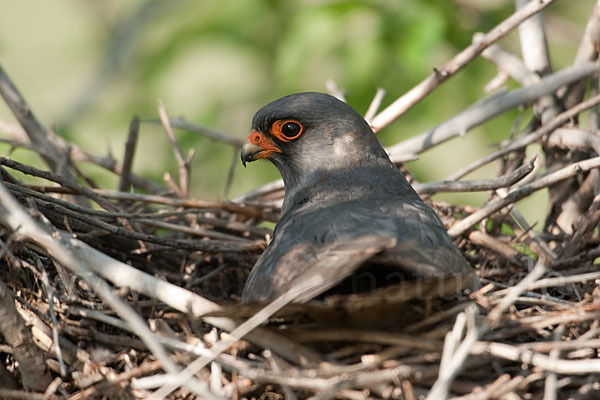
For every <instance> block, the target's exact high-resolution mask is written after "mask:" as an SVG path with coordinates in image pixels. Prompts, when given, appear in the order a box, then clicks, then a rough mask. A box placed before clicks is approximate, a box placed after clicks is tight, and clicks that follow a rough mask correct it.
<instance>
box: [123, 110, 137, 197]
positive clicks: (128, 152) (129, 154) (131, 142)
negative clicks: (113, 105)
mask: <svg viewBox="0 0 600 400" xmlns="http://www.w3.org/2000/svg"><path fill="white" fill-rule="evenodd" d="M139 132H140V119H139V118H138V117H133V119H132V120H131V123H130V124H129V135H128V136H127V143H126V144H125V154H124V155H123V168H122V171H121V179H120V181H119V191H121V192H128V191H129V186H130V185H131V183H130V182H131V164H132V163H133V155H134V153H135V147H136V144H137V140H138V135H139Z"/></svg>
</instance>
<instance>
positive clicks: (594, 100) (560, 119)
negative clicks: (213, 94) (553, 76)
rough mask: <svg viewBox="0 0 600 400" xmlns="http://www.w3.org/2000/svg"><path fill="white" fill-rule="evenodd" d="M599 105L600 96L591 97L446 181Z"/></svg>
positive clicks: (533, 140)
mask: <svg viewBox="0 0 600 400" xmlns="http://www.w3.org/2000/svg"><path fill="white" fill-rule="evenodd" d="M597 104H600V95H596V96H594V97H590V98H589V99H587V100H586V101H584V102H582V103H580V104H578V105H576V106H575V107H573V108H571V109H569V110H567V111H565V112H563V113H561V114H559V115H557V116H556V117H554V118H553V119H552V120H551V121H548V123H547V124H544V125H543V126H541V127H540V128H538V129H536V130H535V131H534V132H532V133H531V134H529V135H527V136H524V137H522V138H520V139H517V140H515V141H513V142H511V143H510V144H509V145H508V146H506V147H505V148H503V149H501V150H498V151H496V152H494V153H491V154H488V155H487V156H485V157H483V158H482V159H481V160H477V161H475V162H473V163H471V164H469V165H467V166H466V167H464V168H462V169H460V170H458V171H456V172H455V173H453V174H452V175H449V176H448V177H446V180H449V181H453V180H457V179H460V178H462V177H463V176H465V175H466V174H468V173H470V172H472V171H474V170H476V169H477V168H480V167H482V166H484V165H485V164H488V163H490V162H492V161H494V160H496V159H498V158H500V157H503V156H505V155H507V154H509V153H512V152H513V151H517V150H520V149H522V148H524V147H526V146H528V145H529V144H531V143H533V142H536V141H538V140H539V139H541V138H542V137H543V136H544V135H546V134H548V133H550V132H552V131H554V130H555V129H557V128H558V127H560V126H561V125H563V124H564V123H566V122H568V121H570V120H571V119H573V118H574V117H575V116H577V115H578V114H579V113H581V112H583V111H585V110H587V109H589V108H592V107H594V106H595V105H597Z"/></svg>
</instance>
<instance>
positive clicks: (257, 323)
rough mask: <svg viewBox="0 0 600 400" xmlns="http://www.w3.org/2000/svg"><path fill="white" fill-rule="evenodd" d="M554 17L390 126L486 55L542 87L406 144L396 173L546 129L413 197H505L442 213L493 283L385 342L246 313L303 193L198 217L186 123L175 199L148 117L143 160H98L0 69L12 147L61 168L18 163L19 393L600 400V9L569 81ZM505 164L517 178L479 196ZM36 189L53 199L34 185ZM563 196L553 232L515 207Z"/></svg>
mask: <svg viewBox="0 0 600 400" xmlns="http://www.w3.org/2000/svg"><path fill="white" fill-rule="evenodd" d="M549 2H550V1H531V2H529V3H527V2H525V3H527V4H526V5H525V6H523V7H522V8H520V9H519V10H518V11H517V12H516V13H515V14H514V15H513V16H511V17H510V18H508V19H507V20H506V21H504V22H503V23H501V24H500V25H499V26H498V27H497V28H496V29H494V30H493V31H491V32H490V33H488V34H486V35H482V36H481V37H477V38H476V39H475V42H474V44H473V45H472V46H470V47H469V48H467V49H465V51H463V52H462V53H461V54H459V55H457V56H456V57H455V58H454V59H452V60H451V61H450V62H449V63H448V64H447V65H445V66H444V67H442V68H440V69H438V70H436V71H435V73H434V74H433V75H432V76H431V77H429V78H428V79H426V80H425V81H424V82H423V83H422V84H420V85H418V86H417V87H415V89H414V90H412V91H411V92H409V93H408V94H407V95H406V96H404V97H402V98H400V99H398V100H397V101H396V102H394V103H393V104H392V105H391V106H389V107H388V108H386V109H384V110H383V111H382V112H381V113H379V114H378V115H374V111H370V112H369V113H368V115H367V117H366V118H367V119H368V120H369V121H370V122H371V125H372V126H373V128H374V130H375V131H379V130H381V129H382V128H383V127H385V126H387V125H388V124H389V123H390V122H392V121H393V120H394V119H395V118H397V117H398V116H399V115H401V114H402V113H403V112H404V111H406V110H407V109H408V108H409V107H410V106H411V105H413V104H414V103H415V102H417V101H418V100H420V99H421V98H423V97H424V96H425V95H427V94H428V93H430V92H431V91H433V90H434V89H435V87H437V86H438V85H439V84H441V83H442V82H443V81H444V80H445V79H447V78H448V77H449V76H451V75H452V74H454V73H455V72H457V71H458V70H460V68H462V67H463V66H464V65H465V64H466V63H468V62H469V61H470V60H472V59H473V58H475V57H476V56H477V55H479V54H482V55H483V56H484V57H486V58H488V59H490V60H492V61H493V62H494V63H496V64H497V66H498V70H499V76H500V78H502V77H504V78H506V77H508V76H510V77H512V78H513V79H514V80H516V81H517V82H519V83H521V84H522V88H520V89H516V90H514V91H511V92H502V93H500V94H496V95H492V96H490V97H489V98H486V99H483V100H482V101H480V102H478V103H476V104H475V105H473V106H472V107H470V108H469V109H467V110H465V111H464V112H462V113H460V114H459V115H457V116H456V117H454V118H452V119H451V120H450V121H447V122H445V123H443V124H441V125H439V126H438V127H436V128H434V129H432V130H431V131H429V132H425V133H423V134H422V135H418V136H415V137H414V138H411V139H410V140H407V141H405V142H401V143H399V144H397V145H395V146H392V147H391V148H389V149H388V150H389V152H390V154H391V156H392V159H393V160H394V161H396V162H398V163H401V162H402V161H403V160H407V159H411V158H413V157H414V156H415V155H416V154H418V153H420V152H422V151H425V150H426V149H428V148H430V147H432V146H435V145H437V144H439V143H442V142H443V141H445V140H448V139H450V138H452V137H454V136H458V135H460V134H463V133H464V132H466V131H468V130H469V129H471V128H472V127H474V126H477V125H479V124H481V123H483V122H485V121H487V120H489V119H491V118H492V117H494V116H496V115H498V114H500V113H502V112H504V111H506V110H508V109H511V108H515V107H524V106H531V107H533V109H534V111H535V118H534V119H533V120H532V121H531V123H530V124H529V125H528V126H527V128H526V129H525V130H524V131H523V132H519V133H517V134H516V135H514V136H513V137H511V138H510V139H507V140H506V141H505V142H504V143H501V144H500V146H499V149H498V150H497V151H495V152H494V153H492V154H489V155H487V156H486V157H484V158H483V159H481V160H479V161H477V162H475V163H473V164H471V165H468V166H466V167H465V168H464V169H463V170H461V171H458V172H457V173H455V174H453V175H452V176H450V177H448V180H447V181H444V182H436V183H427V184H420V183H418V182H413V184H414V186H415V188H416V189H417V191H419V192H420V193H421V194H422V195H424V196H426V195H430V194H433V193H437V192H442V191H489V201H488V202H487V204H485V205H484V206H483V207H481V208H479V209H475V208H473V207H458V206H450V205H448V204H441V203H436V204H434V206H435V207H436V209H437V211H438V212H439V213H440V215H441V216H442V219H443V220H444V223H445V224H446V225H447V227H448V228H449V233H450V235H451V236H452V237H453V238H455V239H456V243H457V245H458V247H459V248H460V250H461V251H462V252H463V253H464V254H465V257H466V258H467V259H468V260H469V262H470V263H471V264H472V265H473V266H474V267H475V268H476V270H477V274H478V275H479V277H480V279H481V281H482V282H483V283H484V286H483V287H482V288H481V289H480V290H478V291H476V292H475V293H471V294H469V295H468V297H466V298H462V299H445V300H440V301H429V300H428V301H415V300H417V299H413V298H410V299H407V301H406V302H405V304H404V305H403V307H404V308H402V309H399V310H398V311H397V312H398V313H407V314H410V315H411V319H410V320H409V321H406V320H405V321H403V323H402V324H400V325H399V324H392V325H391V326H385V327H376V326H372V327H371V326H366V325H367V324H365V323H363V324H361V323H360V320H358V321H353V324H352V326H344V327H343V328H341V327H340V325H335V324H333V323H332V322H331V321H330V320H328V319H323V318H321V319H319V318H316V319H315V318H313V319H310V318H308V317H307V318H297V316H296V314H297V313H301V312H302V309H303V308H302V307H296V308H289V309H288V311H287V312H286V309H285V308H284V309H283V310H282V311H283V312H284V313H283V314H278V315H279V316H278V317H273V315H274V313H275V312H277V311H278V309H279V308H280V307H281V306H283V304H275V305H273V304H271V305H269V306H267V307H266V308H265V309H262V310H260V311H259V312H257V313H256V314H255V313H254V312H253V310H250V311H252V312H251V313H250V314H248V315H252V317H251V318H248V319H247V317H246V316H244V315H246V313H248V312H249V310H244V309H242V308H239V307H236V306H235V304H236V302H237V300H238V299H239V294H240V291H241V288H242V286H243V283H244V280H245V277H246V276H247V274H248V271H249V269H250V268H251V267H252V265H253V264H254V262H255V260H256V259H257V257H258V255H259V254H260V253H261V251H262V250H263V249H264V248H265V246H266V243H267V240H268V237H269V235H270V230H268V229H266V228H262V227H259V226H258V224H259V223H260V222H263V221H271V222H275V221H277V216H278V205H279V202H280V200H281V198H282V186H281V183H279V182H275V183H273V184H270V185H267V186H265V187H263V188H261V189H259V190H257V191H255V192H252V193H249V194H247V195H245V196H243V197H242V198H240V199H237V200H235V201H227V202H207V201H198V200H194V199H190V198H188V195H187V186H188V184H189V179H188V176H189V162H188V160H187V159H186V157H184V156H183V153H182V151H181V149H180V148H179V146H178V144H177V142H176V140H175V136H174V135H173V132H172V131H171V123H170V122H169V120H168V118H167V117H166V115H165V113H164V109H162V108H161V109H160V110H159V112H160V114H161V119H162V122H163V125H164V127H165V131H166V132H167V134H168V135H169V138H170V139H171V142H172V144H173V149H174V153H175V156H176V158H177V160H178V163H179V166H180V168H179V182H177V183H175V182H174V180H173V179H171V178H169V177H167V183H168V184H169V188H166V187H162V186H160V185H157V184H155V183H152V182H149V181H147V180H145V179H143V178H141V177H139V176H136V175H134V174H132V173H131V171H130V169H131V168H130V167H131V160H132V156H133V151H134V148H135V141H136V136H137V129H138V121H137V120H134V122H133V123H132V129H131V132H130V138H129V139H130V140H129V141H128V146H127V150H126V156H125V159H124V161H123V163H122V164H120V163H118V162H116V161H114V160H112V159H109V158H101V157H97V156H93V155H91V154H88V153H86V152H85V151H84V150H82V149H80V148H78V147H77V146H76V145H74V144H70V143H66V142H65V141H64V140H62V139H61V138H59V137H56V136H54V135H53V134H52V133H51V132H50V131H48V130H46V129H45V128H43V126H42V125H41V124H40V123H39V122H38V121H37V120H36V119H35V117H34V115H33V114H32V112H31V110H30V109H29V107H28V106H27V104H26V103H25V100H24V99H23V98H22V97H21V95H20V94H19V93H18V91H17V90H16V89H15V88H14V86H13V85H12V83H11V82H10V80H9V79H8V77H7V76H6V74H5V73H4V72H3V71H2V70H0V92H1V94H2V96H3V97H4V99H5V101H6V102H7V104H8V105H9V107H10V108H11V110H13V112H14V114H15V116H16V118H17V119H18V120H19V122H20V124H21V126H22V130H20V129H16V128H15V129H8V128H6V127H3V129H2V130H3V132H2V133H3V134H5V135H8V136H9V139H6V140H7V141H8V142H10V143H11V144H13V145H14V146H26V147H30V148H31V149H33V150H34V151H35V152H37V153H38V154H39V155H40V157H41V158H42V159H44V160H45V162H46V164H47V165H48V167H49V171H42V170H39V169H36V168H34V167H31V166H28V165H24V164H21V163H19V162H17V161H15V160H12V159H10V158H6V157H1V158H0V165H1V167H0V174H1V175H0V176H1V185H0V222H1V226H2V230H1V231H0V236H1V241H0V246H1V249H0V254H1V259H0V263H1V265H2V268H1V269H0V332H1V333H2V338H3V341H2V344H0V359H1V361H2V363H1V364H0V397H1V398H20V399H46V398H48V399H49V398H64V399H89V398H162V397H169V398H172V399H184V398H185V399H188V398H189V399H191V398H206V399H220V398H261V399H279V398H287V399H295V398H308V397H310V398H313V399H328V398H344V399H365V398H400V399H407V400H411V399H416V398H425V397H427V398H428V399H445V398H448V397H451V398H454V399H491V398H500V399H517V398H528V399H541V398H545V399H554V398H572V399H594V398H598V397H599V396H600V385H599V383H598V382H599V377H600V359H599V358H598V349H599V348H600V339H599V337H600V325H599V323H598V320H599V318H600V289H599V288H598V283H597V282H598V280H599V279H600V271H599V270H598V267H597V265H598V264H595V263H594V262H595V260H597V259H598V258H599V257H600V248H599V247H598V244H599V237H598V229H597V226H598V222H599V220H600V195H599V194H598V193H599V192H598V187H599V185H598V184H599V183H600V176H599V173H598V167H600V157H599V155H600V139H599V136H598V124H599V122H598V121H600V118H598V110H597V106H598V104H599V103H600V94H598V87H597V86H598V80H597V74H598V64H597V58H598V48H599V47H598V46H599V45H600V35H599V34H598V32H600V3H599V5H596V7H595V9H594V13H593V14H592V16H591V19H590V21H589V23H588V26H587V29H586V32H585V36H584V38H583V40H582V45H581V48H580V51H579V53H578V55H577V58H576V60H575V62H574V63H573V65H572V66H571V67H568V68H565V69H564V70H561V71H558V72H556V73H551V68H550V65H549V61H548V59H549V58H548V55H547V49H546V47H545V41H544V39H543V35H541V36H540V35H539V34H540V33H543V31H542V29H543V28H542V25H541V23H540V20H539V19H536V18H535V17H534V18H533V19H527V18H528V17H529V16H531V15H533V14H535V12H537V11H539V10H540V9H541V8H543V7H544V6H545V5H547V4H548V3H549ZM522 21H526V22H525V23H522ZM521 23H522V24H521ZM519 24H521V28H522V30H521V32H520V33H521V36H522V37H521V39H522V40H523V41H527V40H529V41H528V43H529V45H530V46H531V47H530V50H531V51H529V52H526V53H525V57H524V60H521V59H519V58H517V57H515V56H514V55H511V54H509V53H507V52H505V51H504V50H503V49H501V48H500V47H498V46H497V45H495V44H493V43H494V42H495V41H497V40H498V39H499V38H500V37H501V36H502V35H504V34H505V33H506V32H507V31H509V30H510V29H512V28H514V27H516V26H517V25H519ZM534 50H536V51H534ZM540 55H541V56H540ZM589 82H592V83H593V87H592V89H591V91H590V94H589V95H587V92H588V91H587V86H588V84H589ZM379 101H380V96H377V97H376V101H374V105H373V108H372V110H376V109H377V106H378V104H377V103H378V102H379ZM586 110H591V111H590V112H589V121H590V122H589V128H585V127H584V126H585V124H582V120H583V118H580V113H582V112H583V111H586ZM177 122H178V123H179V125H181V124H182V122H181V121H177ZM173 125H174V126H178V125H177V124H176V123H175V122H173ZM199 129H200V130H202V129H201V128H199ZM205 132H206V131H205ZM208 133H209V134H211V135H212V137H213V138H216V139H223V140H227V141H228V142H230V143H232V144H234V145H239V143H238V142H237V141H236V140H235V139H232V138H227V137H226V136H221V135H217V134H215V133H214V132H208ZM531 144H541V145H542V148H543V152H544V157H543V159H541V158H538V159H537V160H532V161H526V159H525V151H526V149H527V147H528V146H529V145H531ZM492 161H497V162H498V164H499V165H500V166H501V168H500V174H499V175H500V176H499V177H498V178H494V179H490V180H484V181H458V179H460V178H461V177H463V176H464V175H466V174H467V173H469V172H470V171H473V170H475V169H477V168H479V167H481V166H482V165H485V164H487V163H490V162H492ZM80 162H92V163H95V164H97V165H100V166H101V167H103V168H106V169H108V170H111V171H113V172H114V173H116V174H118V175H119V176H120V179H121V181H120V190H118V191H111V190H105V189H98V188H95V187H94V186H93V184H91V182H90V181H89V180H88V179H86V177H85V176H84V175H83V174H82V173H81V172H80V170H79V169H78V168H77V163H80ZM544 164H545V165H544ZM15 171H18V172H20V173H23V174H28V175H32V176H35V177H37V178H40V182H43V183H41V184H39V185H36V186H33V185H28V184H25V183H23V182H21V181H20V180H19V179H18V178H17V176H18V175H17V174H15ZM131 186H133V187H134V189H135V191H134V192H131V191H130V190H129V189H130V187H131ZM545 188H548V190H549V192H550V198H549V204H548V205H547V207H548V210H549V211H548V215H547V219H546V223H545V227H544V229H543V231H542V232H541V233H539V232H536V231H534V230H533V229H532V228H531V226H529V224H528V223H527V218H526V216H523V215H522V214H520V213H519V211H518V209H517V207H516V205H515V204H516V202H517V201H519V200H521V199H523V198H525V197H527V196H529V195H531V194H532V193H534V192H536V191H538V190H541V189H545ZM142 191H143V192H144V193H146V194H142ZM409 300H410V301H409ZM315 301H319V300H315ZM232 304H234V305H233V306H231V305H232ZM290 310H291V311H290ZM290 312H291V314H290ZM186 366H187V369H186Z"/></svg>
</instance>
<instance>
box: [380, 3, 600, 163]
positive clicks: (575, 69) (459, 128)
mask: <svg viewBox="0 0 600 400" xmlns="http://www.w3.org/2000/svg"><path fill="white" fill-rule="evenodd" d="M529 4H532V3H529ZM599 68H600V67H599V64H597V63H586V64H581V65H577V66H572V67H567V68H565V69H563V70H561V71H558V72H557V73H555V74H552V75H549V76H547V77H545V78H543V79H542V80H540V81H539V82H537V83H534V84H532V85H529V86H525V87H522V88H520V89H515V90H513V91H510V92H504V93H499V94H493V95H491V96H488V97H486V98H484V99H482V100H479V101H478V102H477V103H475V104H473V105H472V106H470V107H468V108H467V109H465V110H464V111H462V112H461V113H459V114H457V115H455V116H454V117H452V118H450V119H449V120H447V121H446V122H444V123H442V124H440V125H439V126H437V127H435V128H433V129H430V130H428V131H426V132H423V133H421V134H419V135H416V136H413V137H411V138H410V139H407V140H404V141H402V142H400V143H398V144H395V145H394V146H392V147H390V148H388V153H389V154H390V157H391V158H392V160H393V159H394V158H395V157H397V156H399V155H402V154H419V153H421V152H423V151H425V150H427V149H429V148H431V147H433V146H435V145H437V144H440V143H443V142H445V141H447V140H449V139H451V138H453V137H456V136H460V135H464V134H465V133H466V132H467V131H469V130H470V129H472V128H474V127H476V126H478V125H480V124H482V123H483V122H485V121H488V120H490V119H491V118H493V117H495V116H497V115H500V114H502V113H504V112H506V111H508V110H511V109H513V108H515V107H518V106H520V105H523V104H527V103H530V102H532V101H536V100H538V99H539V98H540V97H542V96H545V95H548V94H552V93H554V92H555V91H556V90H558V89H559V88H560V87H562V86H564V85H566V84H568V83H571V82H575V81H577V80H579V79H581V78H583V77H586V76H589V75H591V74H594V73H596V72H597V71H598V69H599Z"/></svg>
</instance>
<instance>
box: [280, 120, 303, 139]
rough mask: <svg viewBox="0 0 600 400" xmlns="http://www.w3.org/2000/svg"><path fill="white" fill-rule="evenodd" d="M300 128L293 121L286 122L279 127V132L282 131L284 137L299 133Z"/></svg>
mask: <svg viewBox="0 0 600 400" xmlns="http://www.w3.org/2000/svg"><path fill="white" fill-rule="evenodd" d="M301 130H302V128H301V127H300V125H298V124H297V123H295V122H288V123H287V124H285V125H284V126H282V127H281V133H283V135H284V136H286V137H289V138H291V137H294V136H296V135H297V134H299V133H300V131H301Z"/></svg>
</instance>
